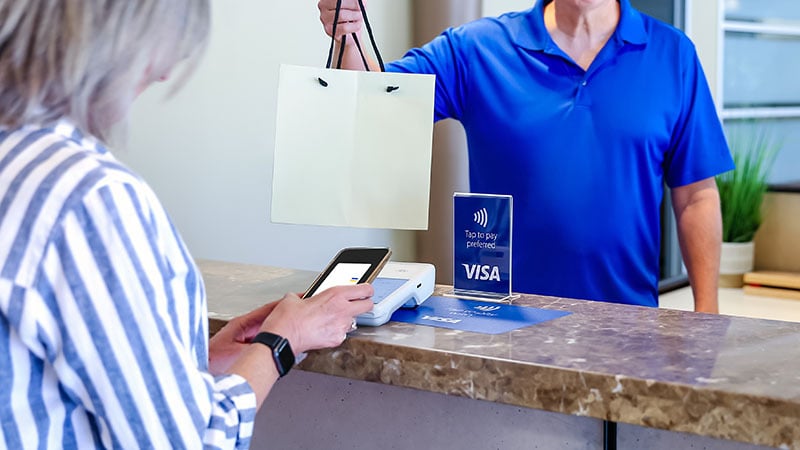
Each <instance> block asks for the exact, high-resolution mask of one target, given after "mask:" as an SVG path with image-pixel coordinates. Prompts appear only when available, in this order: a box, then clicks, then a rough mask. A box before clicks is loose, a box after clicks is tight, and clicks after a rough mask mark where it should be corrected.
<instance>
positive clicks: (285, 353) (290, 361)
mask: <svg viewBox="0 0 800 450" xmlns="http://www.w3.org/2000/svg"><path fill="white" fill-rule="evenodd" d="M274 354H275V362H276V363H278V366H279V367H278V372H280V375H281V376H284V375H286V373H287V372H289V369H291V368H292V366H294V352H292V348H291V347H290V346H289V341H288V340H286V339H281V341H280V342H279V343H278V346H277V347H275V350H274Z"/></svg>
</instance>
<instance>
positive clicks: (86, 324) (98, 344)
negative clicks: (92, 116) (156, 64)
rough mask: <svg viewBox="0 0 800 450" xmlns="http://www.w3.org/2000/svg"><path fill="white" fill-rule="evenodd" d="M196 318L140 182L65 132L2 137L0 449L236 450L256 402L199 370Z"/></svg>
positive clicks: (235, 385) (204, 353) (198, 294)
mask: <svg viewBox="0 0 800 450" xmlns="http://www.w3.org/2000/svg"><path fill="white" fill-rule="evenodd" d="M207 314H208V313H207V310H206V301H205V291H204V288H203V282H202V279H201V276H200V273H199V271H198V269H197V267H196V266H195V264H194V263H193V261H192V258H191V256H190V255H189V253H188V251H187V249H186V246H185V245H184V243H183V241H182V240H181V238H180V236H179V235H178V233H177V231H176V230H175V228H174V227H173V225H172V223H171V222H170V219H169V218H168V216H167V214H166V212H165V211H164V209H163V207H162V206H161V204H160V202H159V201H158V200H157V199H156V197H155V195H154V193H153V192H152V191H151V190H150V188H149V187H148V186H147V185H146V184H145V183H144V182H143V181H142V180H141V179H140V178H139V177H137V176H136V175H135V174H133V173H132V172H131V171H130V170H129V169H127V168H126V167H125V166H123V165H122V164H120V163H119V162H118V161H117V160H115V159H114V157H113V156H111V154H110V153H109V152H108V151H107V150H106V149H105V148H103V146H102V145H100V144H99V143H98V142H97V141H96V140H94V139H92V138H91V137H85V136H84V135H82V134H81V133H80V132H79V131H78V130H76V129H75V128H74V127H73V126H70V125H69V124H68V123H65V122H60V123H58V124H57V125H55V126H53V127H50V128H42V127H31V126H28V127H23V128H20V129H16V130H2V129H0V424H1V425H0V447H3V446H5V447H7V448H13V449H27V448H98V447H106V448H108V447H114V448H200V447H207V448H247V447H248V446H249V442H250V436H251V434H252V430H253V420H254V418H255V412H256V410H255V406H256V398H255V394H253V391H252V390H251V389H250V386H249V385H248V384H247V382H246V381H245V380H244V379H243V378H242V377H240V376H238V375H226V376H220V377H214V376H212V375H210V374H209V373H208V317H207ZM3 444H5V445H3Z"/></svg>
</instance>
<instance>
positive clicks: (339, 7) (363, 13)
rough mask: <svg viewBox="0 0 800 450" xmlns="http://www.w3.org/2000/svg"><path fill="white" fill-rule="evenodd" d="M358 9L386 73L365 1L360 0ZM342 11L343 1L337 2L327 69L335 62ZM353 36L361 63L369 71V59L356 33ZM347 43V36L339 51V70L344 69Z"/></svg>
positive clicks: (344, 37) (338, 0) (379, 62)
mask: <svg viewBox="0 0 800 450" xmlns="http://www.w3.org/2000/svg"><path fill="white" fill-rule="evenodd" d="M358 7H359V9H360V10H361V16H362V17H363V18H364V25H366V27H367V34H369V40H370V42H371V43H372V49H373V50H374V51H375V57H376V58H377V59H378V65H379V66H380V68H381V72H385V71H386V67H385V66H384V65H383V58H381V52H380V51H379V50H378V44H377V43H376V42H375V35H374V34H373V33H372V26H371V25H370V23H369V18H367V10H366V8H365V7H364V1H363V0H358ZM341 10H342V0H337V1H336V11H335V12H334V15H333V30H331V45H330V48H329V49H328V61H327V62H326V63H325V68H326V69H330V68H331V63H332V62H333V48H334V46H335V43H336V25H337V24H338V23H339V13H340V12H341ZM351 36H352V37H353V41H354V42H355V44H356V48H358V53H359V54H361V61H362V62H363V63H364V68H365V69H366V70H367V71H369V65H368V64H367V58H366V56H364V51H363V50H362V48H361V43H360V42H359V41H358V37H357V36H356V34H355V33H352V34H351ZM346 43H347V36H346V35H345V36H342V44H341V49H340V50H339V58H338V61H337V69H340V68H341V67H342V54H343V53H344V47H345V44H346Z"/></svg>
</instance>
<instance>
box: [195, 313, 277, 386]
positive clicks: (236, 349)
mask: <svg viewBox="0 0 800 450" xmlns="http://www.w3.org/2000/svg"><path fill="white" fill-rule="evenodd" d="M277 305H278V302H273V303H267V304H266V305H264V306H262V307H260V308H258V309H256V310H253V311H251V312H249V313H247V314H245V315H243V316H239V317H236V318H235V319H232V320H231V321H229V322H228V323H227V324H226V325H225V326H224V327H222V329H221V330H219V331H218V332H217V334H215V335H214V337H212V338H211V340H210V341H209V343H208V370H209V372H211V373H212V374H213V375H219V374H222V373H226V372H227V371H228V369H229V368H230V366H231V365H232V364H233V362H234V361H236V359H237V358H239V355H241V353H242V351H243V350H244V349H246V348H247V346H248V345H249V343H250V341H251V340H252V339H253V337H254V336H255V335H256V334H258V329H259V328H260V327H261V324H262V323H263V322H264V320H265V319H266V318H267V316H268V315H269V313H271V312H272V310H273V309H275V307H276V306H277Z"/></svg>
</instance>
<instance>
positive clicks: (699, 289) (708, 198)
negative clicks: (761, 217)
mask: <svg viewBox="0 0 800 450" xmlns="http://www.w3.org/2000/svg"><path fill="white" fill-rule="evenodd" d="M672 205H673V209H674V211H675V219H676V221H677V223H678V240H679V242H680V246H681V253H683V261H684V263H685V264H686V269H687V270H688V272H689V281H690V283H691V285H692V293H693V294H694V310H695V311H698V312H707V313H718V312H719V305H718V302H717V283H718V281H719V257H720V243H721V241H722V217H721V213H720V204H719V192H717V185H716V183H715V181H714V178H713V177H711V178H706V179H704V180H701V181H698V182H695V183H691V184H687V185H685V186H679V187H675V188H672Z"/></svg>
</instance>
